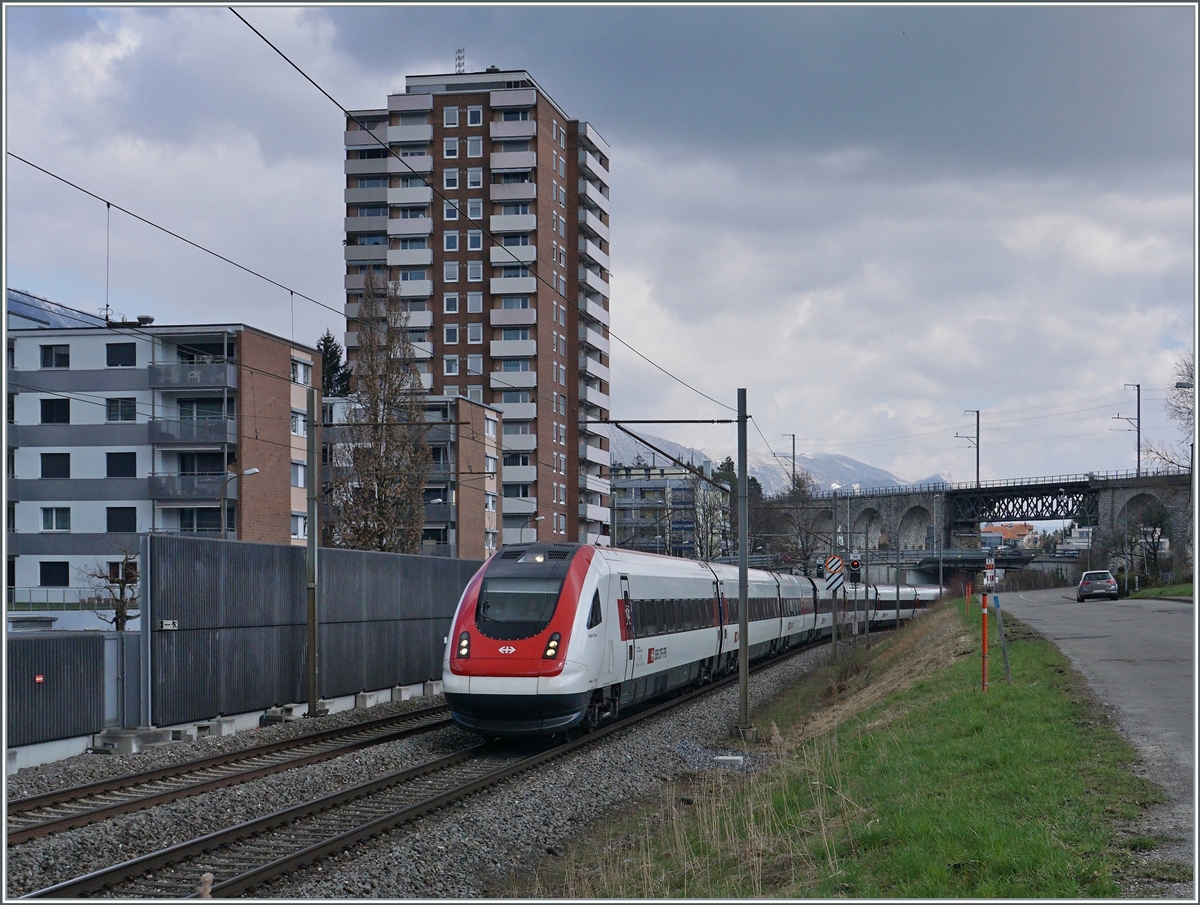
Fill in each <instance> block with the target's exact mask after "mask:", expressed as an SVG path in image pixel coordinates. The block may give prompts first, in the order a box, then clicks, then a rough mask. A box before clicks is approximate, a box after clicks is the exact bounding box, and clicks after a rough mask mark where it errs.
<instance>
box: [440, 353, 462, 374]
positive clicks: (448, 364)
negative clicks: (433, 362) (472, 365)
mask: <svg viewBox="0 0 1200 905" xmlns="http://www.w3.org/2000/svg"><path fill="white" fill-rule="evenodd" d="M442 373H443V374H445V375H446V376H447V377H454V376H456V375H457V374H458V356H457V355H444V356H442Z"/></svg>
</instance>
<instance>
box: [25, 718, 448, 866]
mask: <svg viewBox="0 0 1200 905" xmlns="http://www.w3.org/2000/svg"><path fill="white" fill-rule="evenodd" d="M448 710H449V707H448V706H446V705H444V704H443V705H438V706H435V707H423V708H420V709H418V710H410V711H408V712H406V713H402V714H394V715H392V716H388V717H380V718H378V719H374V720H366V721H364V722H361V723H358V724H356V725H353V726H344V727H340V728H338V729H327V730H323V731H321V732H315V733H311V734H308V735H304V736H300V737H298V738H294V739H288V740H284V741H279V742H271V743H269V744H266V745H256V746H254V747H251V748H245V749H242V750H241V751H233V752H227V753H224V754H217V755H213V756H211V757H205V758H198V759H196V760H191V761H184V762H183V763H180V764H175V765H173V766H169V767H162V768H159V769H155V770H148V771H145V772H143V773H129V774H124V775H122V776H118V777H113V778H112V779H107V780H100V781H98V782H94V783H87V784H85V785H80V786H73V787H71V788H67V789H60V790H57V791H55V792H47V793H44V794H41V795H35V796H28V797H26V798H19V799H15V800H14V801H12V802H9V804H8V817H9V823H10V829H9V830H8V833H7V836H6V839H7V842H8V844H9V845H17V844H20V843H22V842H26V841H28V840H30V839H36V838H40V837H42V836H47V835H49V834H51V833H56V832H62V831H64V830H68V829H72V828H74V827H79V826H85V825H87V824H90V823H95V822H97V821H99V820H105V819H108V818H109V817H115V816H117V815H118V814H126V813H130V812H133V811H139V810H144V809H146V808H149V807H153V806H155V805H159V804H164V803H166V802H169V801H174V800H176V799H179V798H187V797H190V796H193V795H199V794H202V793H204V792H210V791H213V790H214V789H220V788H224V787H226V786H231V785H238V784H241V783H243V782H248V781H250V780H252V779H258V778H260V777H263V776H270V775H272V774H274V773H281V772H283V771H285V770H291V769H294V768H297V767H303V766H308V765H310V764H315V763H320V762H321V761H325V760H330V759H332V758H334V757H340V756H341V755H343V754H347V753H349V752H352V751H358V750H361V749H363V748H369V747H372V746H374V745H379V744H385V743H387V742H391V741H396V740H398V739H401V738H406V737H410V736H413V735H419V734H421V733H424V732H430V731H433V730H436V729H442V728H446V727H448V726H452V725H453V721H452V720H451V719H450V718H449V717H448V716H447V717H446V718H445V719H441V720H436V721H432V722H428V723H423V724H421V725H417V726H402V727H401V728H398V729H395V730H394V731H387V730H388V728H389V727H391V726H395V725H397V724H405V723H414V722H418V721H420V720H422V719H427V718H429V717H433V716H436V715H438V714H440V713H445V712H446V711H448ZM356 737H357V738H356ZM343 738H344V739H353V740H351V741H347V742H346V743H344V744H332V745H329V743H330V742H336V741H337V740H338V739H343ZM326 745H328V747H325V746H326ZM314 747H316V748H317V749H318V750H316V751H313V752H312V753H309V754H300V755H299V756H296V757H284V758H282V759H279V760H271V761H270V762H268V763H266V764H262V765H260V766H252V767H250V768H249V769H242V770H235V772H232V773H229V772H222V771H220V768H221V767H228V766H233V765H236V764H238V763H246V762H248V761H255V760H260V759H262V758H268V759H270V758H271V756H272V755H277V754H285V753H286V752H288V751H303V750H306V749H311V748H314ZM213 770H218V771H219V772H220V775H217V776H214V777H211V778H208V779H201V780H200V781H198V782H190V783H185V784H184V785H180V786H175V787H172V788H165V789H164V788H157V789H153V790H150V791H149V794H146V795H137V796H136V797H133V798H126V799H124V800H118V801H115V802H114V801H111V800H105V799H104V798H103V797H101V796H110V795H112V794H113V793H117V794H118V795H119V794H120V793H130V792H133V793H136V790H137V789H138V787H144V786H150V785H152V784H155V783H164V782H166V783H171V782H173V781H179V780H182V779H184V778H185V777H187V776H188V775H194V774H199V773H207V772H210V771H213ZM88 799H92V800H93V801H94V802H95V804H96V806H95V807H87V808H86V809H85V810H74V812H73V813H69V814H66V815H63V814H62V813H61V810H60V809H61V808H63V807H67V808H71V809H77V808H78V806H79V805H81V804H86V803H87V802H88ZM38 811H48V812H49V813H48V815H47V816H48V818H49V819H46V820H41V821H38V822H35V823H29V824H27V825H17V826H12V823H13V818H14V816H15V817H16V818H17V820H18V821H21V820H22V818H23V815H29V816H34V815H35V814H36V813H37V812H38Z"/></svg>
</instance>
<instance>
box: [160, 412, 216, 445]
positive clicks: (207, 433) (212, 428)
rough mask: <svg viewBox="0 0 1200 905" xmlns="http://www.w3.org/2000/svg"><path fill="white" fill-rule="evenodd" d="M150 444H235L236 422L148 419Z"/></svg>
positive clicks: (202, 419) (214, 419)
mask: <svg viewBox="0 0 1200 905" xmlns="http://www.w3.org/2000/svg"><path fill="white" fill-rule="evenodd" d="M150 442H151V443H153V444H158V445H160V446H161V445H168V444H189V445H190V444H194V443H205V444H208V443H236V442H237V421H236V420H235V419H233V418H200V419H197V420H195V421H190V420H179V419H173V418H151V419H150Z"/></svg>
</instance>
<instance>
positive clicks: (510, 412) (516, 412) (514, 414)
mask: <svg viewBox="0 0 1200 905" xmlns="http://www.w3.org/2000/svg"><path fill="white" fill-rule="evenodd" d="M492 405H494V406H496V408H498V409H500V411H502V412H504V420H505V421H528V420H529V419H530V418H536V417H537V403H536V402H493V403H492ZM513 480H515V479H513Z"/></svg>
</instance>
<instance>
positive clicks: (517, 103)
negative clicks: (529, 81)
mask: <svg viewBox="0 0 1200 905" xmlns="http://www.w3.org/2000/svg"><path fill="white" fill-rule="evenodd" d="M488 103H489V104H490V105H491V107H492V109H493V110H520V109H524V108H525V107H533V106H536V104H537V89H536V88H498V89H497V90H495V91H492V92H489V96H488Z"/></svg>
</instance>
